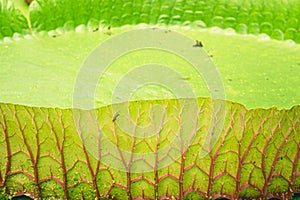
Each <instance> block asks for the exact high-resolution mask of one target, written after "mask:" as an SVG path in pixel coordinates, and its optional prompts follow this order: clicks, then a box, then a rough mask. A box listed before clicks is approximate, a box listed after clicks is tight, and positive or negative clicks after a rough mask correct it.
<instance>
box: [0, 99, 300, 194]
mask: <svg viewBox="0 0 300 200" xmlns="http://www.w3.org/2000/svg"><path fill="white" fill-rule="evenodd" d="M155 105H160V106H161V107H162V110H163V112H162V113H163V116H164V117H161V118H160V119H161V120H158V124H157V129H155V131H154V132H151V131H149V132H147V133H145V132H144V134H149V137H148V138H145V137H142V138H140V137H136V136H137V134H138V131H137V129H134V128H133V129H131V130H132V131H131V132H130V133H128V132H126V131H124V130H123V129H121V128H120V126H119V125H118V123H116V122H117V121H118V120H119V121H120V118H118V117H116V116H114V115H115V113H114V110H113V108H112V106H107V107H102V108H99V109H96V110H93V111H82V112H85V115H89V114H91V113H92V112H94V114H95V115H91V116H92V117H91V118H90V119H92V121H94V122H96V123H95V127H97V130H98V131H97V133H96V134H94V136H96V137H94V138H93V139H92V140H93V141H94V142H92V143H91V142H86V141H88V137H90V136H91V135H89V134H85V133H84V131H87V130H86V129H84V128H80V127H82V126H77V125H78V124H80V123H85V122H84V121H82V120H81V118H76V117H74V116H75V115H73V113H72V110H71V109H57V108H39V107H27V106H20V105H12V104H1V105H0V132H1V133H2V134H1V135H0V141H1V145H0V148H1V152H2V153H1V161H2V162H1V164H0V184H1V190H2V193H3V194H8V195H16V194H21V193H28V194H31V196H33V197H42V198H49V197H52V198H64V199H82V198H84V199H94V198H105V197H106V198H116V199H141V198H142V199H157V198H159V199H164V198H169V199H172V198H176V199H182V198H186V199H207V198H214V199H215V198H218V197H227V198H230V199H236V198H260V197H264V198H266V197H270V198H271V197H278V198H283V197H285V198H289V197H291V195H292V194H293V193H296V192H300V162H299V158H300V134H299V132H300V112H299V110H300V107H299V106H295V107H293V108H291V109H290V110H277V109H276V108H270V109H254V110H246V109H245V108H244V107H243V106H242V105H239V104H237V103H231V102H227V103H226V117H225V123H224V126H223V128H222V132H221V136H220V138H219V139H218V141H217V143H216V145H215V146H214V147H213V149H212V150H211V151H206V150H205V149H204V152H206V153H207V154H205V155H203V156H200V155H199V154H198V153H199V152H200V150H201V148H202V146H203V142H204V140H205V137H206V135H207V132H209V128H210V127H209V124H211V123H210V122H211V121H212V119H213V116H214V115H212V113H211V111H210V110H209V109H207V108H209V107H211V105H212V101H211V100H210V99H201V98H200V99H198V100H197V106H198V107H197V108H198V109H197V112H196V113H197V115H196V117H195V118H193V120H191V122H190V124H191V125H192V128H191V131H190V132H189V133H187V132H186V131H184V129H183V126H184V120H183V119H184V118H185V116H184V113H185V112H184V110H185V109H188V107H189V100H156V101H142V102H140V101H138V102H130V103H129V104H126V106H127V110H124V112H121V113H119V114H120V117H121V116H122V115H124V114H125V113H126V112H128V113H129V114H130V117H131V119H132V120H133V121H134V122H135V123H134V125H136V126H137V125H143V124H147V123H149V122H150V121H151V120H153V115H150V114H149V113H152V111H153V109H154V108H155ZM108 116H110V117H108ZM93 117H94V118H93ZM76 124H77V125H76ZM215 125H216V124H213V126H215ZM76 127H79V129H78V132H79V134H77V129H76ZM101 131H103V132H105V135H101V134H100V132H101ZM187 135H188V137H187ZM90 141H91V140H90ZM107 141H110V142H111V143H113V145H114V146H115V147H116V148H117V151H115V153H113V150H112V149H110V150H108V151H105V150H104V151H103V150H101V149H103V148H106V147H107V146H106V145H105V143H106V142H107ZM90 145H93V146H92V148H91V146H90ZM162 149H167V150H166V151H165V152H166V153H164V154H161V153H160V151H161V150H162ZM93 150H94V152H93ZM125 151H127V152H129V154H128V155H127V154H126V153H125ZM103 152H104V153H103ZM176 152H177V153H176ZM138 153H141V154H147V153H153V154H154V155H156V156H154V157H153V160H149V159H146V157H145V158H144V157H140V156H138ZM110 154H111V155H110ZM112 154H114V155H112ZM106 157H109V159H106ZM96 158H97V159H96ZM109 160H113V161H112V162H114V163H118V164H117V165H114V164H112V165H111V166H112V167H109V166H108V165H107V163H108V161H109ZM166 163H167V164H166ZM116 166H118V167H119V169H116V168H118V167H116ZM137 167H139V168H140V167H145V171H143V170H141V169H137ZM137 171H138V172H137ZM135 172H137V173H135Z"/></svg>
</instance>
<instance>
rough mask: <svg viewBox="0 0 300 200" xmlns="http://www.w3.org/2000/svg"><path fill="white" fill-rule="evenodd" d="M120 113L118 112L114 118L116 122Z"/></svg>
mask: <svg viewBox="0 0 300 200" xmlns="http://www.w3.org/2000/svg"><path fill="white" fill-rule="evenodd" d="M119 115H120V113H116V114H115V115H114V116H113V118H112V121H113V122H115V121H116V120H117V118H118V117H119Z"/></svg>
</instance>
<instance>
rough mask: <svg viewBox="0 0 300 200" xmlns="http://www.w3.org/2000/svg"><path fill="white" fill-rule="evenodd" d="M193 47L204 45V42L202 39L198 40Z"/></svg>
mask: <svg viewBox="0 0 300 200" xmlns="http://www.w3.org/2000/svg"><path fill="white" fill-rule="evenodd" d="M193 47H203V44H202V42H201V41H198V40H196V44H194V45H193Z"/></svg>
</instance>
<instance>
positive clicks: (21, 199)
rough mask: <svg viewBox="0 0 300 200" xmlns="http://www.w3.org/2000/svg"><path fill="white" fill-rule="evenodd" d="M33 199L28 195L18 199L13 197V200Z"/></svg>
mask: <svg viewBox="0 0 300 200" xmlns="http://www.w3.org/2000/svg"><path fill="white" fill-rule="evenodd" d="M29 199H32V198H30V197H28V196H26V195H21V196H17V197H13V198H12V200H29Z"/></svg>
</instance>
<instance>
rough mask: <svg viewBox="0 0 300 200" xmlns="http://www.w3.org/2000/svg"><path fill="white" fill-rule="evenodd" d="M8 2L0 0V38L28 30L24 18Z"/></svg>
mask: <svg viewBox="0 0 300 200" xmlns="http://www.w3.org/2000/svg"><path fill="white" fill-rule="evenodd" d="M10 3H11V2H10ZM10 3H8V1H7V0H2V1H0V39H3V38H4V37H12V36H13V35H14V34H16V33H19V34H25V33H28V32H29V28H28V24H27V21H26V18H25V17H24V16H23V15H22V14H21V12H20V11H19V10H16V9H15V8H14V7H13V6H12V5H10ZM16 36H17V35H16Z"/></svg>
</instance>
